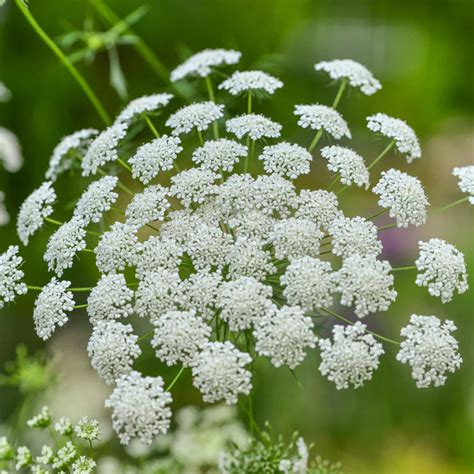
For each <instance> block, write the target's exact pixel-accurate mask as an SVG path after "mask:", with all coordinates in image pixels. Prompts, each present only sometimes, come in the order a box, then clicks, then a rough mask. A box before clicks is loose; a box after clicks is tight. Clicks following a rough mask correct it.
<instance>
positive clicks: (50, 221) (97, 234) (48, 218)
mask: <svg viewBox="0 0 474 474" xmlns="http://www.w3.org/2000/svg"><path fill="white" fill-rule="evenodd" d="M44 220H45V221H46V222H49V223H50V224H54V225H59V226H61V225H63V224H64V222H61V221H57V220H56V219H51V217H45V218H44ZM86 232H87V233H88V234H90V235H96V236H99V235H101V234H100V233H99V232H94V231H93V230H86Z"/></svg>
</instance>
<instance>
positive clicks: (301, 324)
mask: <svg viewBox="0 0 474 474" xmlns="http://www.w3.org/2000/svg"><path fill="white" fill-rule="evenodd" d="M254 336H255V339H256V344H255V350H256V351H257V353H258V354H260V355H262V356H266V357H269V358H270V361H271V363H272V364H273V365H274V366H275V367H281V366H282V365H287V366H288V367H290V369H294V368H295V367H296V366H298V365H299V364H301V362H303V360H304V358H305V356H306V350H307V349H308V348H314V347H316V336H315V335H314V334H313V321H312V319H311V318H309V317H306V316H305V315H304V311H303V310H302V309H301V308H300V307H299V306H283V307H282V308H280V309H277V310H276V311H274V312H267V314H266V315H264V316H263V317H262V318H259V320H258V321H257V322H256V324H255V330H254Z"/></svg>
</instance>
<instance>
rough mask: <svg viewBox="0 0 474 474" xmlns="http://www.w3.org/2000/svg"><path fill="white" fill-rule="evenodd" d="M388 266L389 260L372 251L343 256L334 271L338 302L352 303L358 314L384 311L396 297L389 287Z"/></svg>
mask: <svg viewBox="0 0 474 474" xmlns="http://www.w3.org/2000/svg"><path fill="white" fill-rule="evenodd" d="M391 270H392V267H391V266H390V263H389V262H387V261H385V260H384V261H380V260H377V259H376V258H375V257H374V256H373V255H368V256H362V255H351V256H350V257H348V258H346V259H345V260H344V261H343V263H342V267H341V269H340V270H338V271H337V272H335V273H334V277H335V280H336V285H337V287H336V291H338V292H340V293H341V304H343V305H344V306H351V305H352V304H354V305H355V309H354V312H355V314H356V315H357V316H358V317H359V318H363V317H364V316H367V315H368V314H369V313H375V312H376V311H387V309H388V308H389V306H390V304H391V303H392V301H395V298H396V297H397V292H396V291H395V290H394V289H393V288H392V285H393V275H391V274H390V271H391Z"/></svg>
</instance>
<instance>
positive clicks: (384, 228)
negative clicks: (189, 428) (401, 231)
mask: <svg viewBox="0 0 474 474" xmlns="http://www.w3.org/2000/svg"><path fill="white" fill-rule="evenodd" d="M394 227H397V224H396V222H394V223H392V224H387V225H384V226H382V227H379V228H378V229H377V230H386V229H393V228H394Z"/></svg>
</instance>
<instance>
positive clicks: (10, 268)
mask: <svg viewBox="0 0 474 474" xmlns="http://www.w3.org/2000/svg"><path fill="white" fill-rule="evenodd" d="M18 250H19V249H18V246H16V245H10V247H8V249H7V250H6V251H5V252H3V253H2V254H1V255H0V309H2V308H3V307H4V306H5V303H8V302H10V301H13V300H14V299H15V297H16V296H17V295H24V294H25V293H26V292H27V291H28V288H27V286H26V285H25V283H23V281H22V280H23V277H24V276H25V274H24V273H23V271H22V270H20V267H21V265H22V264H23V258H22V257H21V256H20V255H18Z"/></svg>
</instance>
